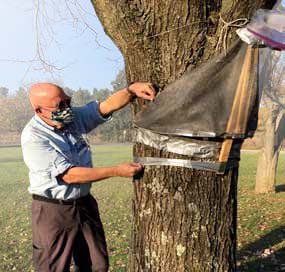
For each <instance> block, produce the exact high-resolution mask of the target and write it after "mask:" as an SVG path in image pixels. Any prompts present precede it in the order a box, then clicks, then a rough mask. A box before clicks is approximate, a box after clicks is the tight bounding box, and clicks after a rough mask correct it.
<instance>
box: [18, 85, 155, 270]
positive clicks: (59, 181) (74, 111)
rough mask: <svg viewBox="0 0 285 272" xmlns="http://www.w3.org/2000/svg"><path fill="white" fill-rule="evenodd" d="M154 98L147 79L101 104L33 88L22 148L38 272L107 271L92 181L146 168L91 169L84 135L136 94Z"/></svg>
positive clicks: (130, 165) (127, 165)
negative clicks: (74, 103)
mask: <svg viewBox="0 0 285 272" xmlns="http://www.w3.org/2000/svg"><path fill="white" fill-rule="evenodd" d="M134 96H137V97H141V98H144V99H146V100H153V99H154V97H155V92H154V89H153V87H152V85H151V84H149V83H139V82H137V83H133V84H131V85H130V86H129V87H128V88H125V89H122V90H120V91H118V92H116V93H114V94H113V95H112V96H110V97H109V98H108V99H106V101H104V102H102V103H98V102H91V103H89V104H87V105H85V106H83V107H71V106H70V102H71V98H70V97H69V96H67V95H66V94H65V93H64V91H63V90H62V88H60V87H59V86H56V85H54V84H51V83H39V84H35V85H33V86H32V87H31V89H30V91H29V98H30V102H31V104H32V106H33V108H34V110H35V116H34V117H33V118H32V119H31V120H30V122H29V123H28V124H27V125H26V127H25V128H24V130H23V132H22V139H21V142H22V151H23V157H24V161H25V163H26V165H27V166H28V168H29V179H30V186H29V192H30V193H31V194H32V197H33V201H32V233H33V262H34V266H35V270H36V271H37V272H62V271H64V272H65V271H69V268H70V262H71V258H72V255H73V258H74V263H75V266H76V271H83V272H88V271H100V272H101V271H102V272H103V271H108V254H107V247H106V241H105V235H104V230H103V226H102V223H101V220H100V216H99V211H98V207H97V203H96V200H95V199H94V198H93V197H92V196H91V195H90V188H91V183H92V182H96V181H100V180H103V179H106V178H110V177H115V176H120V177H132V176H134V175H135V174H137V173H138V172H139V171H140V170H141V169H142V166H141V165H140V164H137V163H123V164H120V165H117V166H113V167H105V168H93V167H92V162H91V152H90V147H89V146H88V144H87V142H86V141H85V139H84V135H85V134H87V133H88V132H90V131H91V130H93V129H94V128H95V127H96V126H98V125H99V124H102V123H104V122H105V121H108V120H109V119H110V117H111V114H112V113H113V112H114V111H117V110H119V109H121V108H122V107H124V106H125V105H127V104H128V103H129V102H130V101H131V99H132V98H133V97H134Z"/></svg>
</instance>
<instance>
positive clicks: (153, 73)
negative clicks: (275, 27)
mask: <svg viewBox="0 0 285 272" xmlns="http://www.w3.org/2000/svg"><path fill="white" fill-rule="evenodd" d="M266 2H267V4H268V5H272V4H273V3H272V2H273V1H270V0H252V1H247V0H240V1H233V0H224V1H222V0H216V1H213V0H205V1H196V0H191V1H190V0H189V1H186V0H181V1H172V0H160V1H159V0H133V1H127V0H122V1H117V0H92V3H93V5H94V7H95V10H96V13H97V15H98V17H99V19H100V20H101V22H102V24H103V26H104V29H105V31H106V33H107V34H108V35H109V36H110V37H111V39H112V40H113V41H114V42H115V43H116V45H117V46H118V47H119V48H120V50H121V52H122V54H123V56H124V59H125V65H126V75H127V78H128V81H129V82H130V81H148V82H152V83H154V84H155V85H157V86H158V88H159V90H160V91H163V88H164V86H165V85H166V84H169V83H171V82H173V81H174V80H176V79H178V78H179V77H180V76H181V75H183V73H185V71H186V70H191V69H195V68H196V67H197V66H198V65H200V64H201V63H203V62H205V61H207V60H209V59H211V58H212V57H213V56H214V55H215V48H216V44H217V42H218V40H219V37H220V33H221V29H222V27H223V22H222V20H220V16H219V15H221V16H222V18H223V19H224V20H226V21H228V22H230V21H233V20H235V19H237V18H241V17H242V18H244V17H248V18H250V16H251V15H252V13H253V12H254V10H256V9H257V8H258V7H261V6H264V4H266ZM234 30H235V29H234V28H230V29H229V35H228V45H230V44H231V43H232V42H233V41H234V40H235V39H236V38H237V37H236V34H234ZM143 103H144V102H142V101H136V102H135V103H134V111H135V112H137V111H138V110H140V109H141V107H142V106H143ZM169 103H171V101H169ZM193 141H196V140H194V139H193ZM205 142H206V141H201V144H205ZM209 144H211V143H209ZM237 146H238V151H239V147H240V145H239V144H238V145H237ZM218 151H219V150H217V153H216V154H215V156H213V158H212V160H213V161H214V160H216V159H217V157H218ZM134 155H135V156H137V157H144V156H153V157H171V158H180V157H181V156H179V155H175V154H170V153H166V152H162V151H159V150H156V149H154V148H150V147H148V146H145V145H142V144H135V147H134ZM183 158H188V157H186V156H183ZM189 159H191V158H189ZM237 173H238V169H237V168H235V169H233V170H231V171H229V172H227V173H226V174H225V175H224V176H217V175H215V174H213V173H209V172H205V171H198V170H189V169H184V168H178V167H146V168H145V172H144V175H143V177H142V178H141V179H140V180H136V181H135V182H134V191H135V195H134V200H133V235H132V245H131V252H130V256H129V271H132V272H134V271H141V272H142V271H143V272H147V271H152V272H154V271H165V272H169V271H199V272H200V271H223V272H224V271H234V270H235V248H236V187H237V175H238V174H237Z"/></svg>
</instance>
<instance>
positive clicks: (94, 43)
mask: <svg viewBox="0 0 285 272" xmlns="http://www.w3.org/2000/svg"><path fill="white" fill-rule="evenodd" d="M38 1H39V3H40V5H39V6H37V3H38ZM76 1H77V5H74V4H73V3H76V2H75V0H69V1H67V2H69V3H70V4H69V8H70V10H71V11H72V13H73V16H72V15H71V14H70V13H69V11H68V8H67V7H66V4H65V0H57V1H54V0H48V1H43V0H13V1H9V0H1V1H0V35H1V41H0V87H7V88H8V89H9V90H10V92H14V91H15V90H17V89H18V88H19V87H21V86H23V87H25V88H28V87H29V86H30V85H31V84H33V83H35V82H43V81H45V82H47V81H48V82H55V83H57V84H59V85H61V86H64V87H69V88H72V89H79V88H85V89H89V90H90V91H91V90H92V89H93V88H98V89H101V88H111V84H110V82H111V81H112V80H114V79H115V78H116V75H117V74H118V72H119V71H120V70H121V69H123V67H124V62H123V58H122V56H121V54H120V52H119V50H118V49H117V48H116V46H115V45H114V44H113V42H112V41H111V40H110V39H109V38H108V37H107V36H106V35H105V33H104V31H103V28H102V26H101V24H100V22H99V20H98V18H97V17H96V16H95V12H94V9H93V7H92V5H91V1H90V0H76ZM44 2H45V3H46V4H48V5H43V3H44ZM53 3H54V4H53ZM37 7H38V8H37ZM37 11H38V16H36V14H37ZM36 18H37V19H36ZM85 23H86V24H87V25H88V28H87V29H86V25H85ZM91 28H92V30H91ZM93 30H95V32H96V35H95V34H94V32H93ZM37 37H38V38H37ZM38 42H39V43H40V45H39V46H37V44H38ZM98 43H99V44H98ZM37 48H40V50H41V51H42V52H43V54H42V55H43V56H42V57H43V59H44V61H46V62H48V63H50V64H52V65H54V66H56V69H53V70H52V71H48V70H50V69H49V68H50V66H46V68H48V69H43V64H42V63H43V62H40V61H38V60H39V58H38V56H36V55H37ZM31 60H34V61H31Z"/></svg>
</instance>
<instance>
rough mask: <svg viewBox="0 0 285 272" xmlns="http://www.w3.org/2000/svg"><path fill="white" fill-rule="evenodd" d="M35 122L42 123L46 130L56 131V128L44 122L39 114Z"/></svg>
mask: <svg viewBox="0 0 285 272" xmlns="http://www.w3.org/2000/svg"><path fill="white" fill-rule="evenodd" d="M34 118H35V120H36V121H37V122H38V123H40V124H41V125H42V126H44V127H45V128H48V129H50V130H55V128H54V127H52V126H50V125H48V124H47V123H46V122H45V121H44V120H42V119H41V118H40V117H39V116H38V115H37V114H35V117H34Z"/></svg>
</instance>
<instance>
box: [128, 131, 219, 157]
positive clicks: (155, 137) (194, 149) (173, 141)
mask: <svg viewBox="0 0 285 272" xmlns="http://www.w3.org/2000/svg"><path fill="white" fill-rule="evenodd" d="M133 131H134V141H135V142H137V143H142V144H145V145H148V146H150V147H153V148H156V149H159V150H162V151H167V152H172V153H176V154H180V155H187V156H193V157H197V158H200V159H212V158H213V157H215V156H216V154H218V153H219V150H220V148H221V143H219V142H208V143H205V142H204V141H201V140H200V141H199V140H196V142H195V140H194V139H192V140H191V142H190V141H187V139H185V138H178V137H169V136H167V135H161V134H158V133H154V132H153V131H150V130H147V129H143V128H138V127H136V128H134V130H133Z"/></svg>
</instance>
